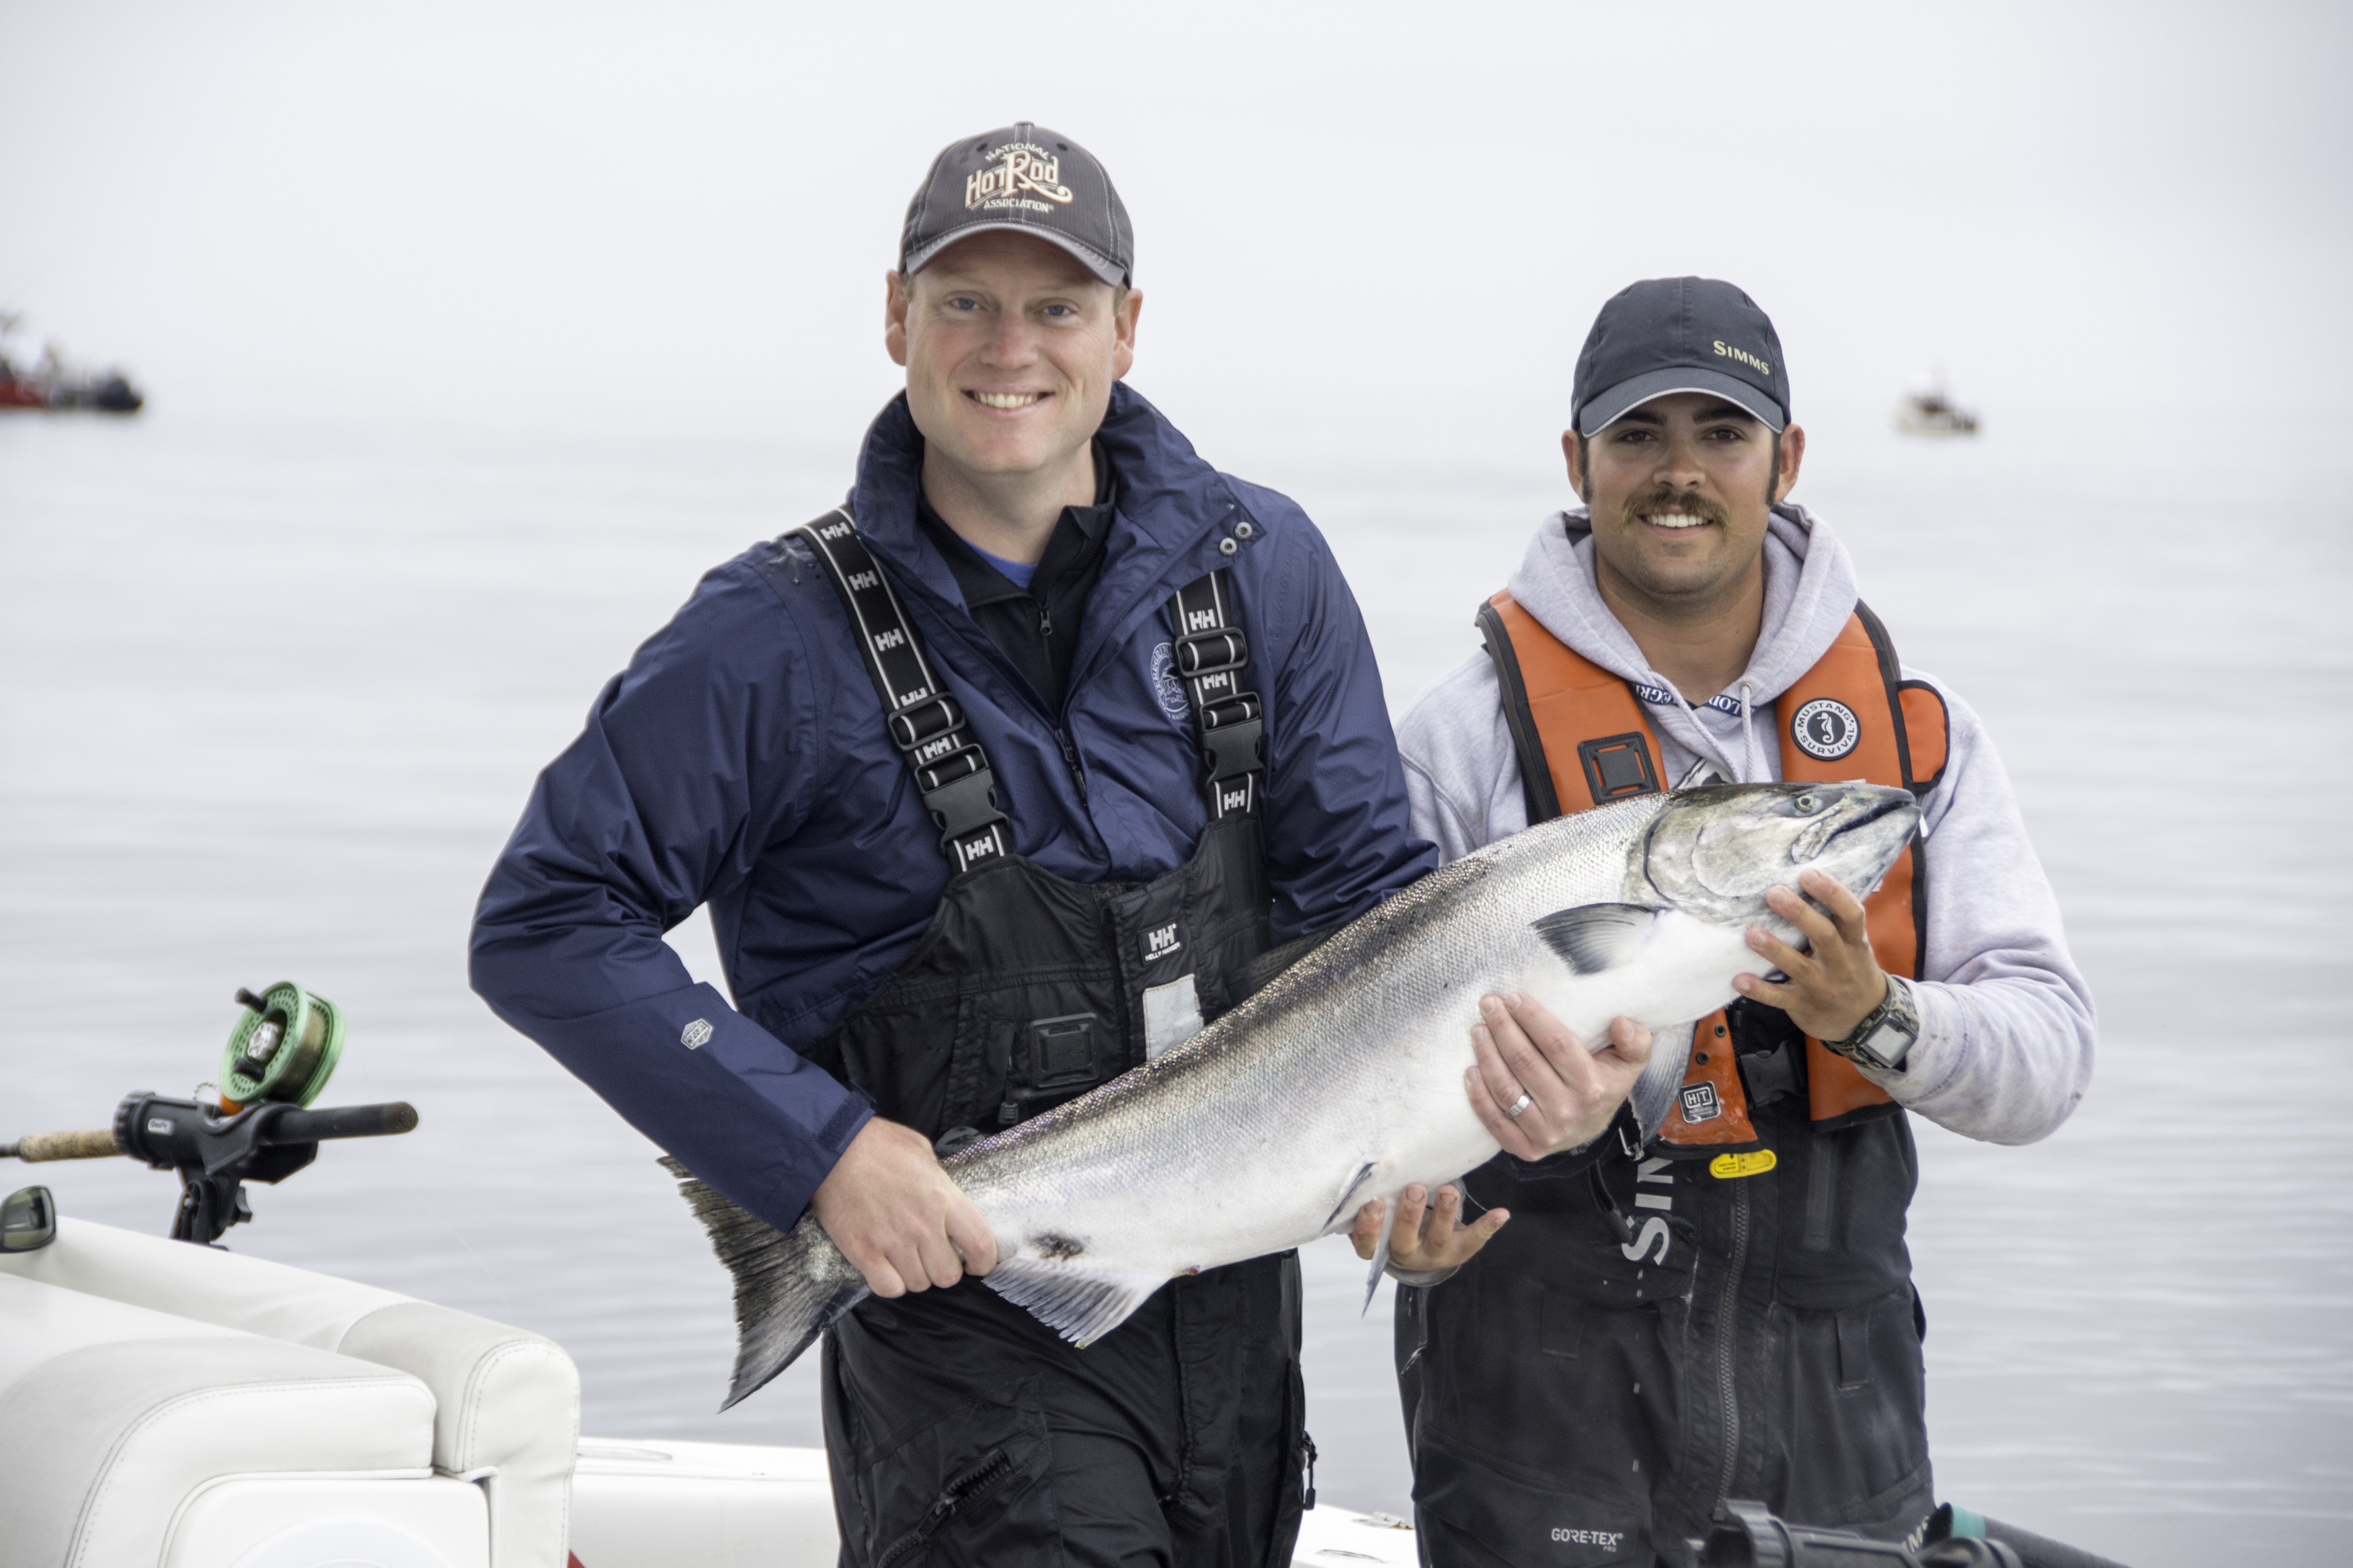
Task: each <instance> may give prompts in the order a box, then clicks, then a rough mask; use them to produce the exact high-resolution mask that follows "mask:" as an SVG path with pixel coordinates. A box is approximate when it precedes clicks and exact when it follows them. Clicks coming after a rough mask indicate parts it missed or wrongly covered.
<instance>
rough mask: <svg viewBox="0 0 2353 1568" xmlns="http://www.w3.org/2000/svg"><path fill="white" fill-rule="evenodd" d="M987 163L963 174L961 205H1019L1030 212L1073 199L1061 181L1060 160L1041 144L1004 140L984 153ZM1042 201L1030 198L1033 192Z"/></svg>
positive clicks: (1051, 208) (1068, 189)
mask: <svg viewBox="0 0 2353 1568" xmlns="http://www.w3.org/2000/svg"><path fill="white" fill-rule="evenodd" d="M988 159H989V163H990V167H988V168H986V169H983V170H982V171H981V172H980V173H979V174H970V175H966V176H965V182H964V208H965V211H966V212H970V211H972V210H973V209H974V208H975V207H981V208H986V209H993V208H998V207H1019V208H1022V209H1023V210H1024V211H1028V212H1033V213H1050V212H1052V211H1053V210H1054V209H1053V207H1050V206H1048V205H1046V202H1053V203H1055V204H1056V205H1060V206H1068V205H1071V202H1072V201H1073V200H1074V199H1075V198H1074V197H1073V196H1072V195H1071V187H1070V186H1068V185H1065V184H1061V183H1060V182H1061V177H1062V161H1061V160H1060V158H1057V157H1055V156H1054V155H1053V154H1052V153H1049V152H1047V151H1046V149H1044V148H1043V147H1039V146H1036V145H1034V144H1032V143H1030V142H1007V143H1006V144H1005V145H1004V146H1002V147H998V148H997V149H995V150H993V151H992V152H991V153H989V154H988ZM1032 195H1040V196H1043V197H1045V198H1046V202H1040V201H1032V200H1030V199H1029V198H1030V197H1031V196H1032Z"/></svg>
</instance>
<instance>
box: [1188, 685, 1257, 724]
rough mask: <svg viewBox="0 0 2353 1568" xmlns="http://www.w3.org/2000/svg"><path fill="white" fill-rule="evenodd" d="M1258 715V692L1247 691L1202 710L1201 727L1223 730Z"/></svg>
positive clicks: (1211, 704)
mask: <svg viewBox="0 0 2353 1568" xmlns="http://www.w3.org/2000/svg"><path fill="white" fill-rule="evenodd" d="M1257 717H1258V694H1257V693H1256V692H1252V691H1245V692H1243V693H1242V694H1241V695H1240V696H1239V697H1229V698H1228V699H1227V700H1225V701H1223V702H1212V703H1210V704H1209V705H1208V707H1206V708H1204V709H1202V710H1201V728H1202V729H1204V730H1221V729H1226V728H1229V727H1230V726H1232V725H1235V724H1240V723H1243V722H1246V721H1249V720H1251V719H1255V718H1257Z"/></svg>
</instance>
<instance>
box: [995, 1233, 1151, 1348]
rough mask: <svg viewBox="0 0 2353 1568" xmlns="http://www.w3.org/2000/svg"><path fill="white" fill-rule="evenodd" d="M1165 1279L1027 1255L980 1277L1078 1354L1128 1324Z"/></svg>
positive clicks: (1008, 1260) (1006, 1261) (1004, 1262)
mask: <svg viewBox="0 0 2353 1568" xmlns="http://www.w3.org/2000/svg"><path fill="white" fill-rule="evenodd" d="M1168 1279H1169V1276H1167V1275H1166V1274H1127V1273H1122V1272H1119V1271H1117V1270H1115V1269H1110V1268H1093V1267H1090V1266H1089V1265H1088V1264H1086V1263H1084V1262H1082V1261H1078V1260H1064V1259H1060V1258H1031V1257H1029V1256H1027V1255H1022V1256H1018V1257H1013V1258H1002V1259H1000V1260H998V1262H997V1267H996V1268H992V1269H990V1270H989V1271H988V1272H987V1274H984V1275H982V1276H981V1283H982V1284H984V1285H986V1286H987V1287H988V1288H989V1289H992V1290H994V1291H996V1292H997V1294H998V1295H1000V1296H1002V1297H1004V1298H1005V1299H1006V1300H1008V1301H1010V1302H1012V1303H1013V1304H1014V1305H1015V1306H1017V1307H1020V1308H1022V1309H1024V1310H1027V1311H1028V1312H1029V1315H1030V1316H1031V1317H1033V1318H1035V1319H1037V1320H1038V1321H1039V1322H1041V1323H1043V1324H1045V1325H1046V1326H1047V1327H1048V1328H1050V1329H1051V1330H1053V1331H1055V1332H1056V1333H1058V1334H1060V1335H1061V1336H1062V1337H1063V1338H1064V1339H1066V1340H1068V1341H1070V1342H1071V1343H1072V1344H1074V1345H1077V1346H1078V1347H1079V1348H1080V1349H1082V1350H1084V1349H1085V1348H1086V1347H1087V1346H1089V1345H1091V1344H1092V1343H1094V1342H1095V1341H1097V1340H1099V1339H1101V1338H1103V1336H1104V1335H1105V1334H1107V1333H1109V1332H1111V1331H1113V1329H1115V1328H1117V1327H1119V1326H1120V1324H1122V1323H1124V1322H1125V1321H1127V1320H1128V1319H1129V1318H1130V1317H1131V1316H1133V1315H1134V1312H1135V1310H1136V1309H1137V1308H1138V1307H1141V1306H1143V1305H1144V1303H1145V1301H1146V1300H1149V1299H1150V1298H1151V1295H1152V1293H1153V1292H1154V1291H1155V1290H1157V1289H1160V1287H1162V1286H1163V1285H1166V1283H1168Z"/></svg>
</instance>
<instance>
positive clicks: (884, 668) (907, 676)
mask: <svg viewBox="0 0 2353 1568" xmlns="http://www.w3.org/2000/svg"><path fill="white" fill-rule="evenodd" d="M792 532H793V536H795V537H797V538H800V539H803V540H806V541H807V543H808V546H809V548H810V550H811V551H812V552H815V553H816V555H817V558H818V561H819V562H821V563H824V566H825V572H826V575H827V576H828V577H829V578H831V579H832V581H833V588H834V592H835V593H837V594H839V595H841V607H842V608H843V609H844V610H846V611H848V612H849V625H850V627H851V629H852V630H853V631H855V632H856V633H857V635H858V646H859V647H860V651H862V652H863V653H864V655H865V657H866V673H867V674H868V675H870V676H871V677H873V679H874V689H875V692H876V693H877V694H878V695H879V696H881V699H882V711H883V713H884V714H885V715H886V716H887V717H886V722H887V723H888V725H889V727H890V731H891V739H892V742H893V743H895V744H896V745H897V746H898V748H899V751H900V753H901V754H902V756H904V757H905V758H906V759H907V766H908V767H909V768H910V769H912V770H913V773H914V775H915V788H916V790H917V791H919V792H920V793H921V794H922V795H923V809H924V810H925V811H927V812H929V813H931V816H932V820H933V821H934V822H935V823H937V824H938V825H939V829H940V849H941V851H942V852H943V853H944V854H945V855H946V856H947V858H949V860H951V861H952V862H954V863H955V868H956V869H957V871H959V872H964V871H969V870H971V869H972V868H974V867H975V866H977V865H981V864H984V863H986V862H987V861H990V860H1001V859H1003V858H1005V857H1006V856H1008V855H1009V854H1011V853H1012V843H1011V835H1010V834H1009V833H1008V831H1007V823H1006V819H1005V814H1004V813H1003V812H1001V811H999V810H997V779H996V775H995V774H993V773H990V772H989V768H988V756H987V753H986V752H983V751H982V750H981V749H980V745H979V743H978V742H976V741H974V740H973V739H972V738H971V737H970V736H969V735H968V734H967V733H966V732H965V719H964V710H963V709H961V708H959V707H957V706H956V701H955V698H953V697H950V696H949V695H948V694H947V692H946V690H945V689H944V688H943V687H942V686H941V684H940V681H939V678H938V677H937V676H935V675H934V674H933V672H932V666H931V661H930V660H928V659H926V658H924V657H923V643H922V642H921V641H920V640H919V639H918V638H917V637H916V636H915V628H914V627H913V626H911V625H910V624H909V623H908V620H907V616H906V612H904V611H903V610H902V609H901V608H900V607H899V596H898V595H896V594H894V593H892V591H891V583H890V579H889V578H887V577H885V576H884V575H883V574H882V568H881V564H880V563H877V562H876V561H875V559H874V557H873V556H872V555H871V554H870V553H868V552H867V549H866V546H865V544H864V543H863V542H860V539H859V537H858V529H857V526H856V524H855V523H854V522H853V521H852V520H851V518H850V515H849V509H848V508H846V507H836V508H835V509H834V510H831V511H829V512H828V513H826V514H825V515H824V516H823V517H821V518H818V520H817V521H815V522H812V523H808V524H807V525H805V526H803V527H800V528H797V529H795V530H793V531H792Z"/></svg>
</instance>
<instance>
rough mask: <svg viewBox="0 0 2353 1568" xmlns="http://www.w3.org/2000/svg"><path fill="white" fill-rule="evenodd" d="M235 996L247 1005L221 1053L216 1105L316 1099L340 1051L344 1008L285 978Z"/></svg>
mask: <svg viewBox="0 0 2353 1568" xmlns="http://www.w3.org/2000/svg"><path fill="white" fill-rule="evenodd" d="M237 1000H238V1001H239V1002H242V1003H244V1004H245V1009H246V1010H245V1016H242V1017H240V1018H239V1019H238V1020H237V1027H236V1028H234V1029H232V1030H230V1031H229V1037H228V1048H227V1050H226V1051H224V1052H223V1053H222V1056H221V1070H220V1093H221V1109H222V1110H225V1111H232V1112H233V1111H236V1110H239V1109H241V1108H242V1107H245V1106H248V1105H262V1104H272V1105H280V1104H282V1105H308V1104H310V1103H311V1101H312V1100H316V1099H318V1098H319V1091H320V1090H321V1089H325V1088H326V1087H327V1079H328V1078H329V1076H330V1075H332V1073H333V1072H334V1070H335V1063H336V1062H337V1061H338V1060H339V1059H341V1058H342V1057H343V1009H341V1008H339V1007H337V1006H336V1005H334V1004H333V1003H332V1002H330V1001H328V1000H327V999H326V998H325V997H324V996H320V995H316V994H312V993H311V992H308V991H305V990H303V989H302V988H301V986H300V985H297V984H294V983H293V982H292V981H290V980H282V981H280V982H279V983H278V984H275V985H273V986H271V987H270V988H269V990H267V991H265V992H263V993H262V994H260V995H259V996H256V995H255V994H253V993H252V992H250V991H247V990H243V989H240V990H239V991H238V992H237Z"/></svg>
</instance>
